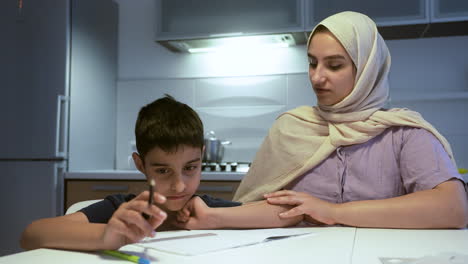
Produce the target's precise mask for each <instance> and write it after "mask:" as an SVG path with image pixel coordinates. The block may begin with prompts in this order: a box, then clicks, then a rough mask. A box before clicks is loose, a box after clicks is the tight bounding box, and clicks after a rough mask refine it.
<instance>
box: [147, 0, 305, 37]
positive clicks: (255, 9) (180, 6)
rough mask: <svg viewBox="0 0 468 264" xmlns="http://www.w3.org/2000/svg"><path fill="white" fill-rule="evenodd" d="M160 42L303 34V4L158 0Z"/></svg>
mask: <svg viewBox="0 0 468 264" xmlns="http://www.w3.org/2000/svg"><path fill="white" fill-rule="evenodd" d="M156 10H157V12H158V13H157V15H156V40H169V39H194V38H205V37H221V36H239V35H251V34H265V33H275V32H276V33H278V32H280V33H281V32H303V31H304V19H303V12H302V10H303V1H301V0H295V1H284V0H256V1H250V0H238V1H230V0H204V1H187V0H157V1H156Z"/></svg>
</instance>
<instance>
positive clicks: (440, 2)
mask: <svg viewBox="0 0 468 264" xmlns="http://www.w3.org/2000/svg"><path fill="white" fill-rule="evenodd" d="M430 3H431V21H432V22H449V21H462V20H464V21H466V20H468V1H460V0H431V1H430Z"/></svg>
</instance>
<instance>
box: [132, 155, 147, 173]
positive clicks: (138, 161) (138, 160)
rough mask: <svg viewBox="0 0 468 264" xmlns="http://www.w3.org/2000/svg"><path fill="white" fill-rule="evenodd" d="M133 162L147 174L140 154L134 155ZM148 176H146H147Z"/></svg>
mask: <svg viewBox="0 0 468 264" xmlns="http://www.w3.org/2000/svg"><path fill="white" fill-rule="evenodd" d="M132 158H133V162H135V167H136V168H137V169H138V170H139V171H140V172H141V173H143V174H145V166H143V160H142V159H141V157H140V155H138V153H136V152H133V153H132ZM145 175H146V174H145Z"/></svg>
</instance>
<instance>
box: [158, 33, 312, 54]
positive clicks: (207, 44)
mask: <svg viewBox="0 0 468 264" xmlns="http://www.w3.org/2000/svg"><path fill="white" fill-rule="evenodd" d="M306 37H307V36H306V34H305V33H304V32H294V33H281V34H267V35H247V36H245V35H242V33H234V34H231V35H229V36H225V35H223V36H222V37H221V36H216V35H211V36H210V38H203V39H179V40H160V41H158V43H160V44H161V45H163V46H165V47H166V48H168V49H169V50H171V51H175V52H189V53H196V52H215V51H222V50H226V51H230V50H234V49H244V50H245V49H251V48H270V47H289V46H294V45H302V44H305V43H306V41H307V39H306Z"/></svg>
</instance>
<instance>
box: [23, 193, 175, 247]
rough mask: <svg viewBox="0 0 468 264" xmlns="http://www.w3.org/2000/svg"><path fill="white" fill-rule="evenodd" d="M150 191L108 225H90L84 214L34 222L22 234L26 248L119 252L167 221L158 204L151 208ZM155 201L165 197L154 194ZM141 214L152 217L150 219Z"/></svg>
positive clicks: (126, 205) (124, 207)
mask: <svg viewBox="0 0 468 264" xmlns="http://www.w3.org/2000/svg"><path fill="white" fill-rule="evenodd" d="M148 197H149V192H148V191H145V192H143V193H141V194H140V195H138V196H137V197H135V198H134V199H133V200H131V201H129V202H126V203H123V204H122V205H120V206H119V208H118V209H117V210H116V211H115V212H114V214H113V215H112V217H111V218H110V219H109V222H108V223H107V224H96V223H90V222H89V221H88V218H87V217H86V215H85V214H84V213H82V212H77V213H73V214H70V215H65V216H59V217H53V218H45V219H40V220H37V221H34V222H33V223H31V224H30V225H29V226H28V227H27V228H26V229H25V231H24V232H23V235H22V237H21V246H22V247H23V248H24V249H35V248H42V247H46V248H61V249H72V250H102V249H118V248H120V247H121V246H124V245H126V244H129V243H135V242H137V241H139V240H140V239H142V238H144V237H145V236H152V232H153V230H155V229H156V228H157V227H158V226H160V225H161V223H162V222H163V221H164V220H165V219H166V213H165V212H163V211H162V210H161V209H159V208H158V207H157V206H156V205H154V204H153V205H151V206H148ZM153 198H154V201H155V202H157V203H164V202H165V197H164V196H162V195H160V194H158V193H154V197H153ZM142 213H145V214H147V215H150V216H151V217H150V218H149V219H148V220H145V218H144V217H143V216H142Z"/></svg>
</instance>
